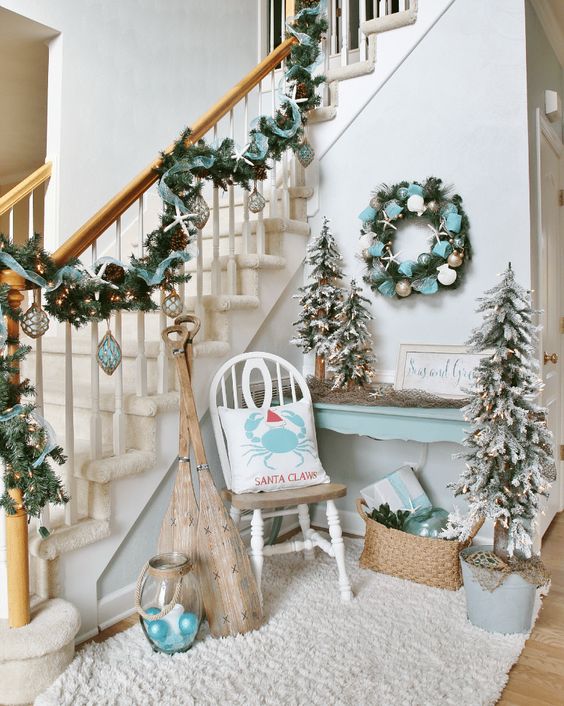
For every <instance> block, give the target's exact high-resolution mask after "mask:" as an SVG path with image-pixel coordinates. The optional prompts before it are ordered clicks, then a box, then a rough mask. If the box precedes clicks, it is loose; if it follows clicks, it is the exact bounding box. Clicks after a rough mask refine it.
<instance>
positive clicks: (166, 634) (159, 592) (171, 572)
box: [136, 552, 202, 654]
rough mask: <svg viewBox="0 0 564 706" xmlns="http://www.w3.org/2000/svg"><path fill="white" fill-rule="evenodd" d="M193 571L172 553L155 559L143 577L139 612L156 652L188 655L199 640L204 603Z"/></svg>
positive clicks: (182, 557)
mask: <svg viewBox="0 0 564 706" xmlns="http://www.w3.org/2000/svg"><path fill="white" fill-rule="evenodd" d="M191 569H192V567H191V564H190V562H189V561H188V559H187V558H186V557H185V556H184V555H183V554H179V553H178V552H170V553H168V554H159V555H158V556H156V557H153V558H152V559H151V560H150V561H149V562H148V563H147V565H146V567H145V569H144V570H143V572H142V574H141V576H140V577H139V581H138V590H137V594H138V595H140V600H139V601H138V602H137V604H136V608H137V611H138V613H139V614H140V616H139V617H140V622H141V627H142V628H143V632H144V633H145V636H146V637H147V640H148V641H149V643H150V644H151V647H152V648H153V650H154V651H155V652H164V653H166V654H175V653H176V652H185V651H186V650H188V649H190V647H191V646H192V644H193V642H194V640H195V639H196V635H197V634H198V629H199V627H200V621H201V619H202V600H201V596H200V589H199V585H198V582H197V579H196V576H195V575H194V573H193V572H192V571H191ZM153 616H154V617H153Z"/></svg>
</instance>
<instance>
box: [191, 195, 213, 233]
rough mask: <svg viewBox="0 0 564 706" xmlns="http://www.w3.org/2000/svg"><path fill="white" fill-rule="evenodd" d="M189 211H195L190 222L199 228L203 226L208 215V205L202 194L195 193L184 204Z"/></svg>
mask: <svg viewBox="0 0 564 706" xmlns="http://www.w3.org/2000/svg"><path fill="white" fill-rule="evenodd" d="M186 206H187V208H188V212H189V213H195V214H196V216H195V218H192V223H193V224H194V225H195V226H196V228H199V229H200V230H201V229H202V228H204V227H205V225H206V223H207V222H208V220H209V217H210V207H209V206H208V204H207V203H206V200H205V198H204V197H203V196H202V194H196V196H193V197H192V198H191V199H190V200H189V201H188V203H187V204H186Z"/></svg>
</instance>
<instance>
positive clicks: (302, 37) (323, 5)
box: [286, 0, 327, 46]
mask: <svg viewBox="0 0 564 706" xmlns="http://www.w3.org/2000/svg"><path fill="white" fill-rule="evenodd" d="M326 9H327V0H320V2H319V5H314V7H304V8H302V9H301V10H300V11H299V12H298V13H297V14H296V15H294V16H293V17H288V19H287V20H286V30H287V31H288V32H289V33H290V34H291V35H293V36H294V37H295V38H296V39H297V40H298V42H299V43H300V44H305V45H306V46H310V45H311V44H313V39H312V38H311V37H310V36H309V34H305V32H298V31H297V30H295V29H294V27H293V26H292V23H293V22H295V21H296V20H299V19H300V18H301V17H304V16H306V15H321V14H322V13H324V12H325V10H326Z"/></svg>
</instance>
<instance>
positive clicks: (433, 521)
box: [403, 507, 448, 538]
mask: <svg viewBox="0 0 564 706" xmlns="http://www.w3.org/2000/svg"><path fill="white" fill-rule="evenodd" d="M447 520H448V512H447V511H446V510H443V508H442V507H422V508H419V509H418V510H416V511H415V512H414V513H413V514H412V515H410V516H409V517H408V518H407V520H406V521H405V524H404V526H403V529H404V531H405V532H408V533H409V534H415V535H417V536H419V537H432V538H436V537H438V536H439V535H440V533H441V532H442V531H443V530H444V529H445V527H446V526H447Z"/></svg>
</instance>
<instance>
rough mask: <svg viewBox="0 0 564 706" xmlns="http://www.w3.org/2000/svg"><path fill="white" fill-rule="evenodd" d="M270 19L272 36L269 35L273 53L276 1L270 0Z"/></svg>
mask: <svg viewBox="0 0 564 706" xmlns="http://www.w3.org/2000/svg"><path fill="white" fill-rule="evenodd" d="M269 19H270V35H269V40H270V51H273V49H274V0H270V13H269Z"/></svg>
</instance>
